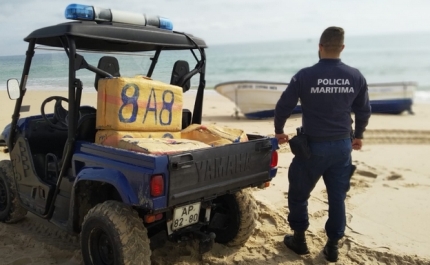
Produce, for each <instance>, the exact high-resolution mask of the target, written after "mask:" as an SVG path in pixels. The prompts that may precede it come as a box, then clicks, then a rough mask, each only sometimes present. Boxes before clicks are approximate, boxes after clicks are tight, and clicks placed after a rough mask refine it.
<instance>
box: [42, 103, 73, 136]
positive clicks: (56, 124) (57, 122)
mask: <svg viewBox="0 0 430 265" xmlns="http://www.w3.org/2000/svg"><path fill="white" fill-rule="evenodd" d="M53 100H55V106H54V117H53V119H52V120H50V119H48V117H46V114H45V105H46V104H47V103H49V102H51V101H53ZM62 101H65V102H67V103H69V100H68V99H67V98H65V97H60V96H52V97H49V98H47V99H45V100H44V101H43V102H42V106H41V107H40V112H41V114H42V117H43V119H44V120H45V121H46V122H47V123H48V124H49V126H51V127H52V128H55V129H57V130H60V131H67V129H68V122H67V118H68V115H69V112H68V111H67V110H66V109H64V108H63V106H62V105H61V103H62Z"/></svg>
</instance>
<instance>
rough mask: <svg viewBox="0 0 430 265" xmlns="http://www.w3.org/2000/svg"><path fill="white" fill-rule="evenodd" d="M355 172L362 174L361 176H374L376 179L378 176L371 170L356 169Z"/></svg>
mask: <svg viewBox="0 0 430 265" xmlns="http://www.w3.org/2000/svg"><path fill="white" fill-rule="evenodd" d="M355 173H356V174H358V175H360V176H363V177H368V178H374V179H376V178H377V177H378V174H375V173H373V172H370V171H365V170H359V169H357V171H355Z"/></svg>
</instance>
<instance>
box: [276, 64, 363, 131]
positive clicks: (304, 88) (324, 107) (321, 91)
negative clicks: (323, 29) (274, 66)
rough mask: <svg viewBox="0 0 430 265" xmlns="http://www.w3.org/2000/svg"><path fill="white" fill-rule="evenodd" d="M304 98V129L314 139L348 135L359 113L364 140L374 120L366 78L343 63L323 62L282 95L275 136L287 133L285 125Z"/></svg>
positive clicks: (358, 123)
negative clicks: (369, 123) (352, 121)
mask: <svg viewBox="0 0 430 265" xmlns="http://www.w3.org/2000/svg"><path fill="white" fill-rule="evenodd" d="M299 98H300V105H301V108H302V111H303V118H302V122H303V129H304V131H305V133H306V134H307V135H310V136H313V137H332V136H337V135H345V134H348V133H349V132H350V131H351V108H352V111H353V112H354V113H355V137H356V138H363V132H364V130H365V128H366V125H367V123H368V120H369V117H370V105H369V97H368V93H367V83H366V79H365V78H364V77H363V75H362V74H361V73H360V72H359V71H358V70H357V69H355V68H352V67H350V66H348V65H346V64H344V63H342V62H341V61H340V59H321V60H320V61H319V62H318V63H317V64H315V65H314V66H312V67H308V68H304V69H302V70H300V71H299V72H298V73H297V74H296V75H295V76H294V77H293V78H292V79H291V82H290V84H289V85H288V87H287V89H286V90H285V91H284V92H283V93H282V96H281V98H280V99H279V101H278V103H277V104H276V109H275V133H278V134H279V133H283V132H284V130H283V128H284V125H285V121H286V120H287V118H288V117H289V116H290V115H291V112H292V111H293V109H294V108H295V107H296V105H297V102H298V100H299Z"/></svg>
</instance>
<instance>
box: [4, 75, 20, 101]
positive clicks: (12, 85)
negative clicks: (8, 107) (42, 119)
mask: <svg viewBox="0 0 430 265" xmlns="http://www.w3.org/2000/svg"><path fill="white" fill-rule="evenodd" d="M7 93H8V94H9V98H10V99H12V100H15V99H18V98H19V97H20V95H21V93H20V89H19V82H18V80H17V79H9V80H7Z"/></svg>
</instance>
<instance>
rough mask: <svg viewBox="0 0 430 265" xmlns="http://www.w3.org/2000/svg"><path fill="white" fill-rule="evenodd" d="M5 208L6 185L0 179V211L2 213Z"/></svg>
mask: <svg viewBox="0 0 430 265" xmlns="http://www.w3.org/2000/svg"><path fill="white" fill-rule="evenodd" d="M6 207H7V190H6V185H5V183H4V181H3V180H2V179H0V211H4V210H5V209H6Z"/></svg>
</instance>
